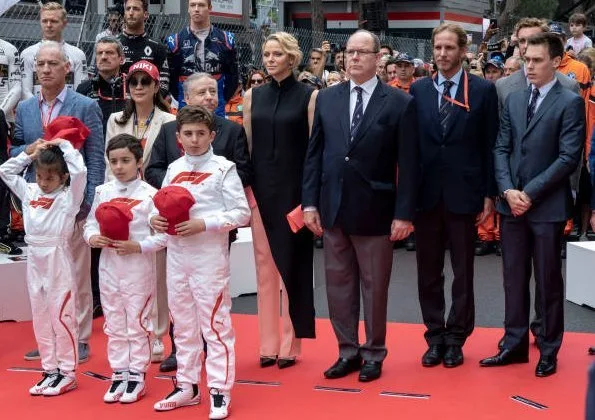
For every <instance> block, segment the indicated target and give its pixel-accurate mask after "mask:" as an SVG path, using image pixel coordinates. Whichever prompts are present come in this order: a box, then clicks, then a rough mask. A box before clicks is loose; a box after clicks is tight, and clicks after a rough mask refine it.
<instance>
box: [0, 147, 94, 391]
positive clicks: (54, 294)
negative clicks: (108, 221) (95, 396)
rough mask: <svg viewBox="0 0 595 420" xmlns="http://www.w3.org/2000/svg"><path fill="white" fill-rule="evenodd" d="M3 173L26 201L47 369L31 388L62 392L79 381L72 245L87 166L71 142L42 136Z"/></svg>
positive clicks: (32, 286) (31, 280)
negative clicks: (30, 177)
mask: <svg viewBox="0 0 595 420" xmlns="http://www.w3.org/2000/svg"><path fill="white" fill-rule="evenodd" d="M32 163H34V164H35V172H36V181H37V182H36V183H31V184H28V183H27V181H25V179H24V178H23V177H22V176H21V175H20V174H21V173H22V172H23V171H24V170H25V168H26V167H27V166H29V165H30V164H32ZM69 177H70V185H66V184H67V180H68V178H69ZM0 178H1V179H2V180H3V181H4V182H5V183H6V185H7V186H8V188H10V189H11V191H12V192H13V193H14V194H15V195H16V196H17V197H18V198H19V199H20V200H21V201H22V203H23V222H24V225H25V232H26V236H25V242H27V244H28V257H27V259H28V261H27V287H28V289H29V299H30V300H31V311H32V314H33V331H34V332H35V339H36V341H37V348H38V349H39V354H40V356H41V366H42V368H43V378H42V379H41V381H39V382H38V383H37V384H36V385H34V386H33V387H32V388H30V389H29V393H30V394H31V395H45V396H55V395H60V394H63V393H65V392H68V391H70V390H73V389H75V388H76V386H77V383H76V377H75V370H76V367H77V365H78V354H77V351H78V349H77V343H78V330H77V328H78V327H77V322H76V305H75V294H76V282H75V281H74V271H73V266H74V263H73V258H72V253H71V250H70V249H69V246H68V244H69V238H70V237H71V236H72V233H73V229H74V223H75V218H76V215H77V213H78V212H79V210H80V207H81V203H82V201H83V198H84V193H85V187H86V183H87V168H86V167H85V164H84V161H83V157H82V156H81V154H80V153H79V152H78V151H77V150H76V149H74V147H72V145H71V144H70V143H69V142H68V141H66V140H63V139H56V140H52V141H47V142H46V141H43V140H37V141H36V142H34V143H32V144H30V145H29V146H27V148H26V149H25V151H23V152H22V153H21V154H19V155H18V156H17V157H15V158H12V159H9V160H8V161H6V162H5V163H4V164H2V166H0Z"/></svg>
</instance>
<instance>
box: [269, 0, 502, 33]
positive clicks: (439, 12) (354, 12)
mask: <svg viewBox="0 0 595 420" xmlns="http://www.w3.org/2000/svg"><path fill="white" fill-rule="evenodd" d="M359 3H360V2H358V1H349V0H347V1H346V0H326V1H323V9H324V17H325V30H326V31H331V32H333V31H336V32H351V31H353V30H354V29H357V28H358V27H359V25H360V23H361V21H363V20H365V16H364V14H365V13H364V12H363V11H362V10H359ZM375 3H376V5H377V7H383V8H384V10H383V15H384V16H385V17H386V22H385V23H384V25H383V27H384V32H385V34H386V35H392V36H398V37H406V38H419V39H428V38H430V36H431V33H432V29H434V28H435V27H436V26H438V25H439V24H440V23H442V22H452V23H457V24H459V25H461V26H462V27H463V28H464V29H465V30H466V31H467V32H468V33H470V34H472V35H473V38H474V41H476V40H478V39H479V38H481V35H482V19H483V17H484V15H487V14H488V13H489V7H490V5H489V0H441V1H423V0H422V1H402V0H392V1H384V2H375ZM380 5H381V6H380ZM278 7H279V13H278V14H279V26H281V27H283V26H293V27H301V28H311V27H312V23H311V14H310V12H311V2H309V1H303V0H279V6H278Z"/></svg>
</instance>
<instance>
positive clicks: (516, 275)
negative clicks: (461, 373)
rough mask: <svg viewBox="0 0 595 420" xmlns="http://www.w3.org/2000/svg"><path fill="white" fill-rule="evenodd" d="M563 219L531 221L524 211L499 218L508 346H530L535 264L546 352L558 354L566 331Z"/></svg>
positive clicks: (517, 348)
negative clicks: (519, 215) (517, 215)
mask: <svg viewBox="0 0 595 420" xmlns="http://www.w3.org/2000/svg"><path fill="white" fill-rule="evenodd" d="M564 225H565V222H531V221H529V220H527V218H526V217H522V216H521V217H512V216H504V215H502V218H501V224H500V229H501V234H500V236H501V239H502V265H503V274H504V301H505V312H504V330H505V334H504V348H506V349H509V350H515V351H519V352H522V353H527V354H528V352H529V316H530V310H531V292H530V280H531V266H533V271H534V272H535V288H536V289H537V291H538V292H537V293H536V294H535V299H536V300H537V302H536V306H538V307H539V313H540V314H541V326H540V328H539V329H538V331H537V339H538V341H539V349H540V352H541V355H543V356H554V357H555V356H556V355H557V354H558V350H559V349H560V346H561V345H562V336H563V335H564V280H563V278H562V261H561V258H560V246H561V239H562V235H563V232H564Z"/></svg>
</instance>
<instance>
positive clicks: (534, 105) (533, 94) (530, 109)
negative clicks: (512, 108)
mask: <svg viewBox="0 0 595 420" xmlns="http://www.w3.org/2000/svg"><path fill="white" fill-rule="evenodd" d="M537 98H539V89H533V92H531V102H529V106H528V107H527V126H528V125H529V123H530V122H531V120H532V119H533V116H534V115H535V109H536V108H537Z"/></svg>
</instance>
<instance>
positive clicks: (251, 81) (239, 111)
mask: <svg viewBox="0 0 595 420" xmlns="http://www.w3.org/2000/svg"><path fill="white" fill-rule="evenodd" d="M266 82H267V76H266V74H265V73H264V71H262V70H258V69H256V70H252V71H251V72H250V73H249V74H248V78H247V79H246V83H245V86H244V89H243V90H242V84H241V83H240V84H238V88H237V89H236V92H235V94H234V95H233V96H232V97H231V99H230V100H229V101H228V102H227V103H226V104H225V116H226V117H227V119H228V120H230V121H233V122H235V123H238V124H240V125H242V124H243V122H244V110H243V107H244V95H243V92H246V91H247V90H248V89H250V88H252V87H257V86H260V85H262V84H264V83H266Z"/></svg>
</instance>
